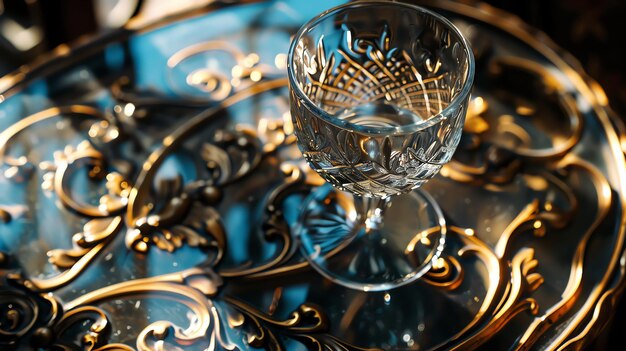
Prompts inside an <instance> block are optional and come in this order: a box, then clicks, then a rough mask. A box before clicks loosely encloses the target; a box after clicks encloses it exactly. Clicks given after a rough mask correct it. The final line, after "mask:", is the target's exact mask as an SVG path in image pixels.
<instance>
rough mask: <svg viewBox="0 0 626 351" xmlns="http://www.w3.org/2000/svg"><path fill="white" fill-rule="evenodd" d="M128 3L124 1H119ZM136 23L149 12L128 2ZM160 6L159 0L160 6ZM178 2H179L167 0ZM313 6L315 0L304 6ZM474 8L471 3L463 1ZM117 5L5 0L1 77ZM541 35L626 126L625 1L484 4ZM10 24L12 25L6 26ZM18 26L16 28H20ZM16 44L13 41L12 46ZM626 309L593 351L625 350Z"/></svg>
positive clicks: (138, 0) (93, 0) (139, 1)
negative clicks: (23, 41)
mask: <svg viewBox="0 0 626 351" xmlns="http://www.w3.org/2000/svg"><path fill="white" fill-rule="evenodd" d="M119 1H124V0H119ZM129 1H130V2H131V3H132V6H131V7H132V9H131V10H130V11H127V13H126V14H125V15H126V16H128V17H132V16H133V15H135V14H137V13H138V12H140V11H141V9H142V6H145V2H146V1H143V0H129ZM157 1H158V0H157ZM163 1H176V0H163ZM303 1H313V0H303ZM462 1H463V2H465V3H474V2H475V1H472V0H462ZM115 2H116V1H115V0H0V75H3V74H5V73H8V72H10V71H12V70H14V69H16V68H17V67H19V66H20V65H22V64H24V63H28V62H30V61H32V60H34V59H36V58H37V57H40V56H41V55H42V54H43V53H45V52H47V51H49V50H50V49H52V48H55V47H57V46H58V45H60V44H63V43H68V42H69V43H71V42H73V41H76V40H77V39H79V38H80V37H83V36H86V35H91V34H94V33H96V32H99V31H105V30H111V28H108V26H109V24H107V23H103V21H102V19H98V16H97V8H98V7H99V6H102V3H109V4H111V3H115ZM484 2H487V3H489V4H490V5H492V6H494V7H497V8H501V9H503V10H506V11H508V12H511V13H513V14H516V15H517V16H519V17H520V18H522V19H523V20H524V21H525V22H527V23H529V24H531V25H532V26H534V27H536V28H539V29H541V30H542V31H544V32H545V33H547V34H548V36H550V37H551V38H552V39H553V40H554V41H555V42H556V43H557V44H558V45H560V46H561V47H563V48H565V49H566V50H568V51H569V52H571V53H572V54H573V55H574V57H576V58H577V59H578V60H580V62H581V63H582V65H583V67H585V70H586V71H587V73H588V74H589V75H590V76H591V77H593V78H594V79H596V80H597V81H598V82H599V83H600V85H601V86H602V87H603V88H604V90H605V91H606V93H607V95H608V97H609V101H610V104H611V106H612V107H613V109H614V110H615V111H616V112H617V114H618V115H619V116H622V119H623V120H625V121H626V119H625V118H624V117H626V69H625V68H624V62H623V61H624V57H626V56H625V55H624V54H625V51H626V26H625V25H626V1H624V0H485V1H484ZM7 23H9V24H10V25H7ZM16 24H17V26H16ZM18 30H24V31H26V32H29V33H31V34H32V35H33V36H31V38H36V39H34V40H32V43H31V44H33V45H32V46H31V47H26V48H24V47H22V48H17V47H16V46H15V45H14V41H15V38H16V34H15V33H17V32H16V31H18ZM11 39H13V40H11ZM624 333H626V303H625V302H624V301H622V302H621V304H620V306H619V307H618V308H617V309H616V311H615V320H614V322H613V324H612V326H611V327H610V328H607V329H606V330H605V331H604V333H603V335H602V336H601V338H599V339H598V340H597V341H596V343H595V344H594V345H593V346H592V347H591V348H590V349H591V350H626V338H624V336H625V335H623V334H624Z"/></svg>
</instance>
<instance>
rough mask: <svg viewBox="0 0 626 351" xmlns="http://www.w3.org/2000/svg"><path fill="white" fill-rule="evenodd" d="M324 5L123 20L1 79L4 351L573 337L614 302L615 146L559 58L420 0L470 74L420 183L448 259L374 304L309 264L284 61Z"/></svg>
mask: <svg viewBox="0 0 626 351" xmlns="http://www.w3.org/2000/svg"><path fill="white" fill-rule="evenodd" d="M340 3H342V1H315V2H312V1H310V2H309V1H306V2H305V1H296V0H284V1H267V2H258V1H242V2H240V3H238V4H234V5H233V4H221V3H216V4H213V5H210V6H208V7H207V8H204V9H201V10H195V11H192V12H189V13H185V14H179V15H175V16H172V17H169V18H167V19H165V20H161V21H159V22H156V23H142V21H141V19H138V20H136V21H135V22H131V23H130V24H129V25H128V27H127V28H126V30H125V31H122V32H116V33H113V34H110V35H107V36H105V37H102V38H99V39H97V40H94V41H92V42H90V43H89V44H86V45H82V46H80V47H77V48H75V49H73V50H72V51H71V53H67V52H63V51H59V52H57V56H56V57H55V58H53V59H51V60H49V61H47V62H46V63H43V64H40V65H35V66H33V67H31V68H25V69H24V70H22V71H20V72H17V73H15V74H13V75H9V76H7V77H4V78H2V79H0V87H1V89H3V90H2V91H3V95H0V101H1V103H0V130H2V132H1V133H0V171H1V172H2V173H1V174H2V175H1V176H0V219H2V223H0V348H2V349H5V348H9V349H20V350H21V349H36V348H50V349H61V350H67V349H86V350H131V349H139V350H146V349H151V350H152V349H157V350H158V349H165V350H170V349H172V350H178V349H183V350H205V349H208V350H213V349H218V350H220V349H225V350H233V349H240V350H246V349H269V350H279V349H284V350H306V349H311V350H359V349H368V348H373V349H377V348H378V349H385V350H387V349H396V350H431V349H442V350H443V349H446V350H447V349H462V350H468V349H485V350H503V349H515V350H527V349H547V350H560V349H570V348H572V349H578V348H583V347H584V346H586V345H587V343H588V342H589V341H590V340H591V339H592V338H593V336H595V335H596V334H597V332H598V330H599V329H600V328H601V327H602V326H603V325H604V324H605V323H606V322H607V321H608V320H609V317H610V315H611V310H612V307H613V306H614V304H615V303H616V300H617V299H618V298H619V296H620V295H621V292H622V290H623V287H624V273H625V270H626V266H625V265H626V258H625V257H624V226H623V223H624V199H623V197H622V194H626V192H625V184H624V181H626V175H625V172H626V166H625V164H624V156H623V152H622V145H626V143H622V142H621V141H622V139H621V138H623V137H624V134H623V133H621V132H619V130H620V128H619V127H620V126H619V125H616V123H617V122H615V119H614V118H613V117H612V116H611V111H610V110H609V109H608V107H607V102H606V98H605V97H604V95H603V92H602V90H601V88H600V87H598V86H597V84H596V83H595V82H593V81H591V80H590V79H588V78H587V77H586V76H585V75H584V73H582V70H581V69H580V67H579V65H578V64H577V63H576V62H575V61H574V60H572V59H571V58H569V55H567V54H566V53H563V52H562V51H561V50H560V49H558V48H557V47H556V46H555V45H553V44H551V42H550V41H549V40H548V39H547V38H545V36H544V35H543V34H541V33H538V32H536V31H534V30H533V29H531V28H528V27H526V26H525V25H523V24H522V23H520V22H519V20H518V19H517V18H515V17H512V16H511V15H508V14H506V13H502V12H499V11H497V10H495V9H492V8H489V7H486V6H479V7H477V8H472V7H469V6H466V5H461V4H455V3H452V2H439V1H437V2H435V1H433V2H431V1H415V3H416V4H421V5H424V6H430V7H432V8H433V9H435V10H436V11H439V12H441V13H442V14H444V15H446V16H447V17H449V18H450V19H451V20H453V22H454V23H455V24H456V25H457V26H459V27H460V28H461V30H462V31H463V32H464V33H465V34H466V35H467V36H468V38H469V40H470V42H471V43H472V46H473V49H474V51H475V55H476V59H477V72H476V83H475V88H474V90H473V93H472V102H471V107H470V109H469V111H468V116H467V122H466V125H465V128H464V134H463V138H462V140H461V144H460V146H459V149H458V150H457V153H456V154H455V156H454V159H453V161H452V162H450V163H449V164H448V165H446V166H444V168H443V169H442V171H441V173H440V175H439V176H437V178H435V179H433V180H432V181H429V182H428V183H427V184H426V185H425V186H424V188H425V189H426V190H427V191H428V192H429V193H430V194H431V195H432V196H433V197H435V198H436V200H437V201H438V202H439V204H440V206H441V207H442V209H443V210H444V212H445V216H446V221H447V223H449V224H450V226H449V228H448V237H447V242H446V248H445V251H444V254H443V256H442V258H441V259H439V260H438V261H437V262H436V264H435V267H434V269H433V270H431V272H429V273H428V274H427V275H426V276H425V277H424V278H422V279H420V280H419V281H417V282H416V283H413V284H410V285H408V286H405V287H402V288H399V289H395V290H392V291H389V292H381V293H363V292H357V291H352V290H348V289H345V288H343V287H341V286H337V285H334V284H332V283H330V282H329V281H326V280H324V279H323V278H322V277H320V276H319V275H318V274H316V273H315V272H313V271H312V270H311V269H310V268H309V267H308V266H307V263H306V261H305V260H303V258H302V257H301V256H300V254H299V252H298V249H297V242H296V240H297V239H296V238H295V237H293V234H292V233H293V229H294V227H295V226H296V225H297V223H296V218H297V215H298V210H299V204H300V203H301V201H302V199H303V197H304V196H306V195H307V194H308V193H309V191H310V190H311V189H312V187H314V186H317V185H320V184H322V182H323V181H322V180H321V179H319V178H318V177H317V176H316V175H315V174H314V173H313V172H312V171H311V170H310V169H309V168H308V166H307V165H306V163H305V162H304V161H303V160H302V159H301V155H300V153H299V151H298V150H297V147H296V146H295V144H294V141H295V140H294V136H293V135H292V134H291V129H292V127H291V120H290V116H289V112H288V111H289V101H288V92H287V80H286V68H285V64H286V55H285V53H286V51H287V48H288V44H289V40H290V36H291V35H292V34H293V33H295V31H296V30H297V29H298V28H299V26H300V25H301V24H302V23H304V22H305V21H306V20H308V19H309V18H311V17H313V16H314V15H316V14H317V13H319V12H321V11H323V10H325V9H327V8H329V7H332V6H334V5H337V4H340ZM29 69H30V70H29ZM329 225H332V223H330V224H329Z"/></svg>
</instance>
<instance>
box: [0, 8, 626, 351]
mask: <svg viewBox="0 0 626 351" xmlns="http://www.w3.org/2000/svg"><path fill="white" fill-rule="evenodd" d="M349 1H352V0H349ZM262 2H264V0H239V1H228V0H224V1H219V0H218V1H214V2H211V3H209V4H205V5H202V6H199V7H195V8H190V9H184V10H181V11H178V12H174V13H171V14H168V15H166V16H164V17H162V18H158V19H148V18H145V17H144V16H142V15H141V14H139V15H137V16H135V17H133V18H131V19H130V20H129V21H128V22H127V23H126V24H125V25H124V26H122V27H120V28H118V29H115V30H113V31H109V32H100V33H97V34H92V35H86V36H83V37H80V38H79V39H77V40H75V41H73V42H71V43H68V44H61V45H59V46H58V47H56V48H54V49H52V50H51V51H50V52H48V53H45V54H43V55H41V56H40V57H39V58H37V59H35V60H34V61H33V62H30V63H27V64H25V65H22V66H20V67H19V68H17V69H16V70H14V71H13V72H10V73H8V74H6V75H4V76H2V77H0V103H2V102H3V101H5V100H6V99H7V98H10V97H11V96H13V95H15V94H17V93H18V92H20V91H21V90H22V89H23V88H24V86H25V85H27V84H28V83H30V82H32V81H34V80H36V79H40V78H43V77H47V76H49V75H51V74H54V73H57V72H59V71H60V70H62V69H64V68H66V67H69V66H71V65H72V64H74V63H75V62H78V61H81V60H83V59H84V58H85V57H88V56H90V55H92V54H94V53H95V52H97V51H99V50H101V48H102V47H103V46H106V45H108V44H111V43H116V42H124V41H126V40H128V38H130V37H131V36H132V35H134V34H139V33H147V32H150V31H153V30H156V29H159V28H162V27H164V26H167V25H170V24H173V23H176V22H179V21H182V20H187V19H190V18H195V17H199V16H202V15H205V14H207V13H210V12H213V11H216V10H220V9H226V8H230V7H235V6H240V5H249V4H257V3H262ZM407 2H412V3H417V4H419V5H423V6H427V7H431V8H434V9H439V10H444V11H451V12H454V13H457V14H459V15H462V16H466V17H469V18H473V19H476V20H479V21H481V22H485V23H488V24H489V25H491V26H493V27H495V28H498V29H501V30H503V31H505V32H507V33H508V34H509V35H512V36H514V37H516V38H518V39H520V40H521V41H523V42H524V43H526V44H528V45H529V46H531V47H532V48H533V49H534V50H537V52H539V53H540V54H541V55H543V56H544V57H546V58H547V59H548V60H549V61H550V62H551V63H552V64H554V65H555V66H557V67H558V68H559V70H561V72H562V73H563V74H566V75H567V76H568V78H569V79H570V80H571V81H572V83H574V85H575V88H576V90H577V91H578V92H579V93H581V94H583V95H584V96H585V98H586V99H587V101H588V102H589V103H590V104H591V106H592V108H593V111H594V114H595V116H596V117H597V118H598V121H599V122H600V123H601V125H602V127H603V130H604V132H605V133H606V137H607V141H608V145H609V147H610V149H611V152H612V160H613V161H615V162H618V164H617V165H616V169H617V175H618V181H617V183H618V184H617V185H615V184H612V185H615V186H616V189H615V190H617V193H618V195H621V194H626V159H625V157H624V154H625V153H626V127H625V126H624V124H623V122H622V121H621V119H620V117H619V116H618V115H617V113H615V112H614V111H613V110H612V109H611V107H610V104H609V100H608V98H607V96H606V93H605V91H604V89H603V88H602V87H601V85H600V84H599V83H598V82H597V81H596V80H595V79H594V78H592V77H591V76H589V75H588V74H587V72H586V71H585V69H584V68H583V66H582V64H581V63H580V62H579V61H578V60H577V59H576V58H575V57H574V56H573V55H571V54H570V53H569V52H568V51H566V50H564V49H562V48H561V47H560V46H558V45H557V44H556V43H555V42H554V41H553V40H552V39H551V38H550V37H549V36H548V35H547V34H545V33H544V32H543V31H541V30H538V29H536V28H534V27H532V26H530V25H529V24H527V23H526V22H524V21H523V20H521V19H520V18H519V17H518V16H516V15H514V14H511V13H509V12H506V11H503V10H500V9H498V8H496V7H493V6H491V5H488V4H485V3H481V2H479V3H477V4H474V6H472V5H469V4H465V3H459V2H454V1H451V0H444V1H437V0H408V1H407ZM619 202H620V204H621V214H622V223H621V227H620V228H619V233H618V235H619V236H620V238H618V239H621V240H620V241H621V249H620V248H618V247H617V246H620V245H617V246H616V250H615V251H613V252H614V253H616V254H617V255H616V260H615V262H613V263H614V264H613V265H612V267H611V271H612V272H611V277H612V279H609V281H607V283H608V284H607V286H606V287H605V289H603V290H602V294H599V295H598V297H597V301H596V302H595V303H594V305H593V307H592V308H590V309H589V311H588V313H587V314H586V316H585V317H586V318H584V319H583V322H581V323H580V324H579V325H577V326H576V329H574V332H576V331H577V330H580V328H581V327H583V326H584V328H583V329H582V331H581V332H580V333H579V334H578V335H576V336H570V338H567V339H565V340H564V343H563V344H561V345H560V346H559V349H561V348H562V347H563V346H564V345H566V344H568V343H569V342H570V341H572V340H574V339H577V338H578V337H579V336H581V337H582V338H583V339H584V340H585V341H590V340H593V339H595V338H596V337H597V336H598V335H599V334H600V333H601V332H602V330H603V328H604V327H605V326H606V325H608V324H609V322H610V321H611V320H612V318H613V315H612V314H610V313H602V312H606V311H607V309H608V310H609V311H610V310H611V308H613V307H615V305H616V303H617V301H619V300H620V299H621V298H622V295H623V293H624V289H625V288H626V244H625V243H624V236H625V233H626V196H619ZM616 276H617V277H616ZM589 316H591V319H589ZM585 321H586V322H587V323H586V324H585Z"/></svg>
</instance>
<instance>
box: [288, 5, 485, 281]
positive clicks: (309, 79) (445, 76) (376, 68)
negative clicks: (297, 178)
mask: <svg viewBox="0 0 626 351" xmlns="http://www.w3.org/2000/svg"><path fill="white" fill-rule="evenodd" d="M288 72H289V85H290V98H291V116H292V120H293V124H294V131H295V134H296V136H297V139H298V146H299V148H300V150H301V151H302V154H303V155H304V158H305V159H306V160H307V162H308V163H309V165H310V166H311V168H313V169H314V170H315V171H316V172H317V173H318V174H319V175H320V176H321V177H322V178H324V180H326V182H327V184H326V185H324V186H321V187H319V188H317V189H315V190H314V191H313V192H312V193H311V195H310V196H309V197H308V198H307V199H306V200H305V203H304V204H303V206H302V211H301V214H300V218H299V221H298V223H299V227H298V228H296V232H297V235H298V236H299V239H300V247H301V250H302V252H303V254H304V256H305V257H306V258H307V260H309V262H310V263H311V265H312V266H313V267H314V268H315V269H316V270H318V271H319V272H320V273H321V274H323V275H324V276H326V277H327V278H329V279H331V280H333V281H334V282H336V283H338V284H342V285H344V286H348V287H351V288H355V289H361V290H365V291H370V290H371V291H378V290H388V289H391V288H394V287H397V286H400V285H403V284H406V283H409V282H411V281H414V280H416V279H418V278H419V277H420V276H422V275H423V274H424V273H426V272H427V271H428V270H429V269H430V267H431V266H432V265H433V262H437V261H436V259H437V258H438V257H439V255H440V253H441V250H442V249H443V245H444V241H445V232H446V225H445V220H444V217H443V215H442V212H441V210H440V208H439V207H438V206H437V203H436V202H435V201H434V200H433V198H432V197H431V196H429V195H428V194H427V193H426V192H424V191H422V190H418V188H419V187H420V186H421V185H422V184H424V183H425V182H426V181H428V180H429V179H430V178H432V177H434V176H435V175H436V174H437V173H438V172H439V170H440V169H441V167H442V166H443V165H444V164H445V163H446V162H448V161H449V160H450V158H451V157H452V154H453V153H454V150H455V149H456V147H457V145H458V143H459V139H460V137H461V131H462V128H463V123H464V120H465V112H466V108H467V103H468V100H469V95H470V94H469V93H470V90H471V86H472V81H473V75H474V59H473V55H472V51H471V49H470V47H469V44H468V43H467V41H466V40H465V38H464V37H463V36H462V35H461V33H460V32H459V30H458V29H457V28H456V27H455V26H454V25H453V24H452V23H450V22H449V21H448V20H447V19H445V18H444V17H442V16H440V15H438V14H436V13H434V12H432V11H429V10H426V9H423V8H420V7H417V6H413V5H409V4H403V3H398V2H389V1H374V2H370V1H367V2H365V1H363V2H361V1H359V2H353V3H348V4H346V5H342V6H339V7H336V8H334V9H331V10H328V11H326V12H324V13H322V14H321V15H319V16H318V17H316V18H314V19H312V20H311V21H310V22H308V23H307V24H305V25H304V26H303V27H302V28H301V29H300V30H299V31H298V33H297V34H296V36H295V37H294V39H293V41H292V44H291V48H290V50H289V58H288ZM328 184H331V185H332V187H331V186H329V185H328Z"/></svg>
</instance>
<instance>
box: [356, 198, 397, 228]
mask: <svg viewBox="0 0 626 351" xmlns="http://www.w3.org/2000/svg"><path fill="white" fill-rule="evenodd" d="M359 199H360V200H361V201H360V203H361V216H362V218H363V219H364V223H365V229H366V231H367V232H368V233H369V232H371V231H372V230H376V229H380V228H381V227H382V225H383V217H384V215H385V210H386V209H387V207H388V206H389V199H390V196H387V197H359Z"/></svg>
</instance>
